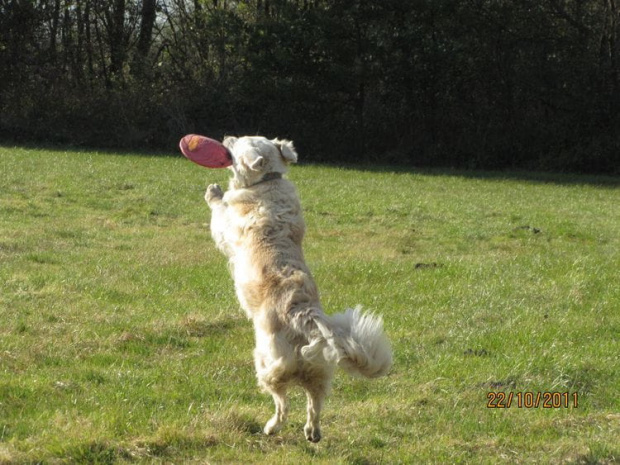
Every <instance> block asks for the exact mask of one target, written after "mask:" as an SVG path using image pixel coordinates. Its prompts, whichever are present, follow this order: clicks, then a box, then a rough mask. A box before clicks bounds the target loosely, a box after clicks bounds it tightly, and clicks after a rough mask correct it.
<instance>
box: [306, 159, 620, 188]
mask: <svg viewBox="0 0 620 465" xmlns="http://www.w3.org/2000/svg"><path fill="white" fill-rule="evenodd" d="M315 166H325V167H329V168H337V169H342V170H347V171H365V172H371V173H381V174H385V173H394V174H418V175H423V176H446V177H460V178H466V179H478V180H490V181H526V182H531V183H540V184H558V185H577V186H578V185H588V186H596V187H604V188H616V187H620V175H603V174H579V173H553V172H543V171H519V170H515V171H509V170H507V171H484V170H465V169H452V168H417V167H409V166H400V165H370V164H359V165H354V164H317V165H315Z"/></svg>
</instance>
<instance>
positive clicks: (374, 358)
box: [205, 137, 392, 442]
mask: <svg viewBox="0 0 620 465" xmlns="http://www.w3.org/2000/svg"><path fill="white" fill-rule="evenodd" d="M224 145H225V146H226V147H227V148H228V149H229V151H230V153H231V155H232V161H233V164H232V166H230V169H231V170H232V173H233V177H232V179H231V180H230V186H229V190H228V191H227V192H226V193H225V194H224V193H223V192H222V189H221V188H220V187H219V186H218V185H210V186H209V187H208V189H207V193H206V195H205V200H206V201H207V203H208V204H209V207H211V210H212V217H211V234H212V236H213V239H214V240H215V243H216V244H217V247H218V248H219V249H220V250H221V251H222V252H223V253H224V254H226V256H227V257H228V258H229V259H230V264H231V271H232V275H233V278H234V281H235V289H236V292H237V297H238V298H239V302H240V304H241V306H242V307H243V309H244V310H245V312H246V313H247V316H248V318H250V319H252V321H253V322H254V329H255V333H256V349H255V351H254V361H255V365H256V373H257V377H258V384H259V385H260V386H261V387H262V388H263V389H264V390H266V391H267V392H269V393H270V394H271V395H272V396H273V399H274V402H275V406H276V412H275V415H274V416H273V418H271V419H270V420H269V421H268V422H267V424H266V425H265V429H264V431H265V433H266V434H274V433H276V432H277V431H279V430H280V429H281V428H282V426H283V425H284V423H285V422H286V419H287V415H288V403H287V398H286V391H287V388H288V387H289V385H291V384H298V385H300V386H301V387H302V388H303V389H304V390H305V391H306V394H307V398H308V421H307V423H306V425H305V427H304V432H305V435H306V439H308V440H309V441H312V442H318V441H319V440H320V439H321V431H320V428H319V416H320V412H321V407H322V405H323V400H324V399H325V396H326V395H327V392H328V389H329V386H330V382H331V378H332V376H333V371H334V366H336V365H337V366H339V367H341V368H343V369H344V370H345V371H347V372H349V373H351V374H358V375H363V376H365V377H368V378H373V377H377V376H381V375H384V374H386V373H387V371H388V369H389V368H390V366H391V364H392V352H391V349H390V344H389V342H388V340H387V338H386V336H385V334H384V333H383V323H382V320H381V318H378V317H375V316H373V315H369V314H362V313H361V311H360V309H359V308H356V309H349V310H347V311H346V312H345V313H339V314H336V315H332V316H328V315H326V314H325V313H323V309H322V307H321V304H320V302H319V293H318V290H317V287H316V284H315V283H314V280H313V279H312V275H311V274H310V270H309V269H308V267H307V266H306V263H305V262H304V256H303V252H302V249H301V242H302V239H303V236H304V230H305V225H304V220H303V218H302V214H301V206H300V204H299V199H298V197H297V193H296V190H295V188H294V186H293V185H292V184H291V183H290V182H289V181H287V180H286V179H283V177H282V175H283V174H284V173H286V171H287V165H288V164H289V163H295V162H296V161H297V153H296V152H295V149H294V147H293V144H292V143H291V142H289V141H285V140H278V139H274V140H271V141H270V140H267V139H266V138H264V137H241V138H235V137H228V138H226V139H225V140H224Z"/></svg>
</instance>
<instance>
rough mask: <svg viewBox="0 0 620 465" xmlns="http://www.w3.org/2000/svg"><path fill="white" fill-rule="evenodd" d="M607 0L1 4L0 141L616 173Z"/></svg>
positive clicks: (619, 13) (615, 37) (616, 114)
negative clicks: (283, 141)
mask: <svg viewBox="0 0 620 465" xmlns="http://www.w3.org/2000/svg"><path fill="white" fill-rule="evenodd" d="M619 33H620V5H619V4H618V2H617V0H381V1H372V0H332V1H328V0H245V1H243V0H237V1H235V0H108V1H105V0H0V137H1V138H3V139H5V140H6V139H11V140H15V141H46V142H54V143H65V144H73V145H79V146H92V147H114V148H132V149H134V148H146V149H162V150H165V151H171V150H175V146H176V142H177V141H178V139H179V138H180V137H181V136H182V135H184V134H186V133H190V132H197V133H201V134H205V135H210V136H213V137H222V136H223V135H224V134H257V133H260V134H264V135H267V136H269V137H275V136H278V137H288V138H291V139H293V140H294V141H295V142H296V144H297V146H298V148H299V150H300V152H301V153H303V157H304V159H305V160H314V161H327V160H331V161H338V162H361V161H370V162H378V163H403V164H407V165H411V166H454V167H465V168H487V169H502V168H520V169H537V170H565V171H581V172H607V173H616V174H617V173H619V172H620V171H619V168H618V167H619V165H620V164H619V162H620V111H619V110H620V34H619Z"/></svg>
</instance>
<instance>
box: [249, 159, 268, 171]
mask: <svg viewBox="0 0 620 465" xmlns="http://www.w3.org/2000/svg"><path fill="white" fill-rule="evenodd" d="M263 166H265V159H264V158H263V157H258V158H256V160H254V161H253V162H252V163H250V164H249V167H250V169H251V170H252V171H260V170H261V168H262V167H263Z"/></svg>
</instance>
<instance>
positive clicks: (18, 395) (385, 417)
mask: <svg viewBox="0 0 620 465" xmlns="http://www.w3.org/2000/svg"><path fill="white" fill-rule="evenodd" d="M302 157H303V154H302ZM289 177H290V178H291V179H292V180H293V181H294V182H295V183H296V185H297V186H298V189H299V192H300V195H301V198H302V204H303V205H304V208H305V217H306V223H307V227H308V232H307V235H306V240H305V252H306V258H307V261H308V263H309V265H310V267H311V269H312V270H313V272H314V274H315V277H316V279H317V281H318V284H319V288H320V289H321V292H322V297H323V303H324V306H325V308H326V309H327V311H328V312H335V311H340V310H342V309H343V308H345V307H347V306H352V305H355V304H358V303H359V304H362V305H363V306H365V307H366V308H369V309H372V310H375V311H377V312H378V313H381V314H383V316H384V319H385V323H386V329H387V332H388V333H389V335H390V338H391V340H392V342H393V346H394V353H395V365H394V368H393V370H392V372H391V374H390V375H389V376H388V377H387V378H383V379H379V380H373V381H366V380H358V379H352V378H349V377H347V376H345V375H342V374H340V375H338V376H337V377H336V379H335V381H334V389H333V393H332V395H331V397H330V398H329V400H328V402H327V405H326V409H325V415H324V420H323V433H324V440H323V441H321V442H320V443H319V444H317V445H312V444H309V443H306V441H305V440H304V439H303V434H302V426H303V423H304V400H305V399H304V397H303V395H302V393H301V392H295V393H294V395H293V399H292V413H291V420H290V423H289V425H288V426H287V427H286V428H285V429H284V430H283V431H282V432H281V433H280V434H279V435H278V436H276V437H265V436H263V435H262V434H261V432H260V431H261V428H262V425H263V423H264V422H265V421H266V420H267V419H268V418H269V416H270V415H271V413H272V412H271V411H272V402H271V399H270V398H269V397H267V396H266V395H264V394H262V393H260V392H259V391H258V389H257V387H256V383H255V378H254V372H253V366H252V356H251V354H252V349H253V334H252V328H251V324H250V323H249V322H248V321H247V320H245V317H244V316H243V315H242V313H241V312H240V311H239V309H238V305H237V303H236V300H235V295H234V292H233V289H232V283H231V280H230V277H229V275H228V272H227V267H226V263H225V260H224V258H223V257H222V256H221V255H220V254H219V253H218V252H217V251H216V250H215V248H214V246H213V243H212V241H211V239H210V237H209V234H208V231H207V223H208V219H209V213H208V209H207V207H206V205H205V204H204V202H203V200H202V196H203V192H204V189H205V187H206V185H207V184H208V183H209V182H220V183H225V179H226V172H225V171H215V170H213V171H206V170H203V169H201V168H199V167H197V166H195V165H192V164H191V163H188V162H187V161H185V160H183V159H182V158H181V157H149V156H138V155H132V154H98V153H93V152H83V153H79V152H62V151H49V150H35V149H22V148H12V147H0V286H1V292H0V463H3V464H12V463H104V464H105V463H110V464H111V463H192V462H193V463H204V462H209V463H273V464H279V463H282V464H286V463H294V462H299V463H309V462H312V463H325V464H327V463H343V464H345V463H346V464H368V463H390V464H391V463H489V464H495V463H572V464H596V463H601V464H607V463H618V462H620V446H619V444H620V441H619V439H620V413H619V412H620V396H619V395H618V386H620V342H619V341H620V314H619V313H618V310H619V309H620V286H619V285H618V269H619V268H620V253H619V250H620V191H619V189H618V184H619V180H618V179H617V178H605V177H600V178H582V177H575V176H571V177H568V176H544V175H536V174H522V173H515V174H512V175H503V174H498V173H465V172H435V171H429V172H417V171H411V172H402V171H397V170H396V171H395V170H389V169H375V170H366V169H363V168H357V169H356V168H352V167H349V168H338V167H326V166H298V167H294V168H293V170H292V172H291V174H290V176H289ZM489 392H506V393H511V392H512V393H513V394H518V393H525V392H532V393H534V395H535V394H536V393H539V392H540V393H544V392H561V393H564V392H568V393H570V394H571V395H573V394H574V393H577V396H578V406H577V407H575V406H574V405H572V401H571V406H570V407H569V408H541V407H539V408H518V407H516V406H515V405H514V404H513V405H512V406H511V408H487V403H488V401H489V399H488V398H487V396H488V394H489ZM571 399H572V398H571Z"/></svg>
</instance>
